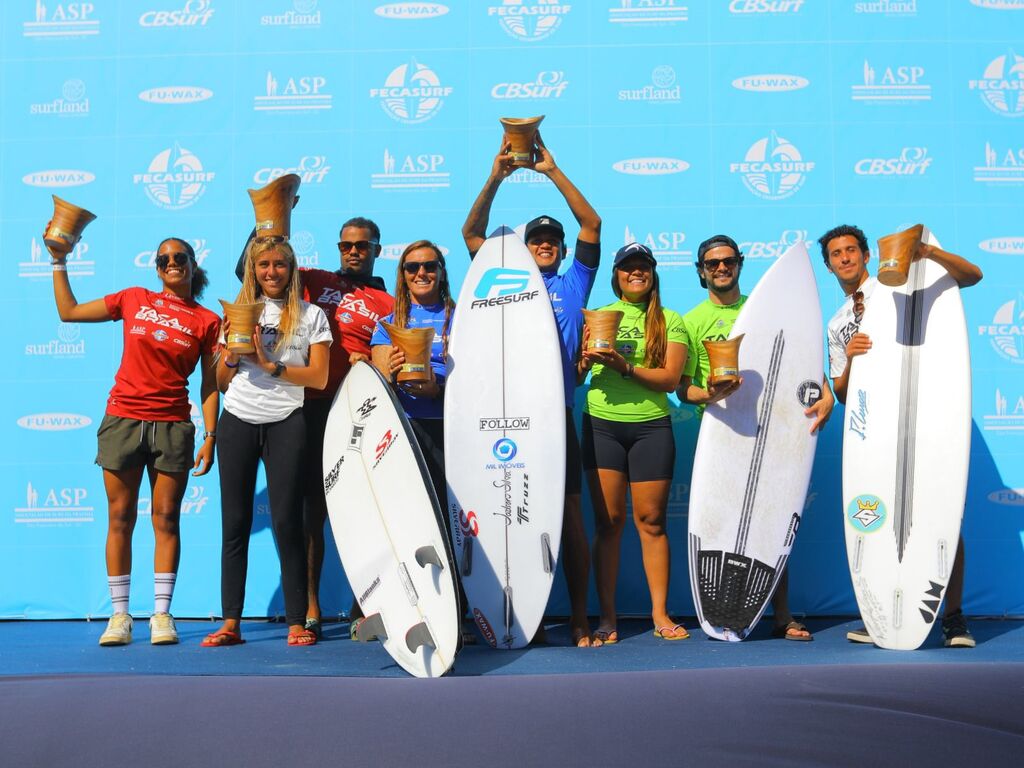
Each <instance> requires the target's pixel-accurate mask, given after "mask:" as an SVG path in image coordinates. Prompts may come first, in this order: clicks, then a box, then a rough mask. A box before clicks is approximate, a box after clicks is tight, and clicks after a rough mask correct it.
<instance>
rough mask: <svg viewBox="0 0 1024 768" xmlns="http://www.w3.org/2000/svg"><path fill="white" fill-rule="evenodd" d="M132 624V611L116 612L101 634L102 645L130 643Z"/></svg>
mask: <svg viewBox="0 0 1024 768" xmlns="http://www.w3.org/2000/svg"><path fill="white" fill-rule="evenodd" d="M132 624H133V622H132V617H131V614H130V613H115V614H114V615H113V616H111V617H110V621H108V622H107V628H106V629H105V630H104V631H103V634H102V635H100V645H128V643H130V642H131V641H132Z"/></svg>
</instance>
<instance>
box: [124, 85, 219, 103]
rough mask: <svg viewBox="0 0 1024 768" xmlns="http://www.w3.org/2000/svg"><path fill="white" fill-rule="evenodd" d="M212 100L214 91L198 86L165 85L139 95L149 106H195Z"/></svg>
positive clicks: (149, 89)
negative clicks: (197, 103) (200, 102)
mask: <svg viewBox="0 0 1024 768" xmlns="http://www.w3.org/2000/svg"><path fill="white" fill-rule="evenodd" d="M211 98H213V91H211V90H210V89H209V88H201V87H200V86H198V85H164V86H158V87H156V88H147V89H146V90H144V91H142V92H141V93H139V99H140V100H141V101H145V102H147V103H149V104H195V103H196V102H198V101H206V100H207V99H211Z"/></svg>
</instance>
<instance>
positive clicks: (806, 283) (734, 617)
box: [689, 242, 824, 640]
mask: <svg viewBox="0 0 1024 768" xmlns="http://www.w3.org/2000/svg"><path fill="white" fill-rule="evenodd" d="M740 334H744V337H743V341H742V342H741V343H740V352H739V367H740V375H741V376H742V377H743V384H742V385H741V386H740V388H739V389H737V390H736V391H735V392H734V393H733V394H731V395H730V396H729V397H727V398H725V399H724V400H721V401H719V402H718V403H712V404H711V405H709V406H708V407H707V408H706V410H705V411H704V417H703V418H702V420H701V425H700V434H699V436H698V438H697V450H696V454H695V456H694V461H693V476H692V480H691V485H690V508H689V545H690V550H689V555H690V588H691V589H692V591H693V602H694V605H695V606H696V608H697V618H698V619H699V620H700V624H701V628H702V629H703V630H704V631H705V632H706V633H707V634H708V635H710V636H711V637H715V638H718V639H720V640H742V639H743V638H744V637H746V636H747V635H748V634H749V633H750V631H751V629H752V628H753V627H754V625H755V624H757V622H758V620H759V619H760V618H761V615H762V614H763V613H764V610H765V608H766V607H767V605H768V602H769V600H770V599H771V596H772V594H773V593H774V591H775V586H776V584H777V583H778V579H779V578H780V577H781V575H782V571H783V569H784V568H785V566H786V561H787V559H788V558H789V552H790V550H791V549H792V547H793V541H794V539H795V537H796V532H797V529H798V528H799V527H800V516H801V514H802V513H803V508H804V499H805V496H806V494H807V486H808V483H809V482H810V479H811V466H812V465H813V463H814V449H815V446H816V444H817V435H812V434H810V428H811V424H812V423H813V419H812V418H811V417H808V416H805V415H804V410H805V409H806V408H808V407H809V406H811V405H812V404H814V403H815V402H817V401H818V399H820V397H821V379H822V375H823V372H824V369H823V367H822V355H823V353H822V342H821V334H822V324H821V304H820V302H819V300H818V289H817V287H816V284H815V280H814V270H813V269H812V267H811V261H810V257H809V256H808V254H807V247H806V246H805V245H804V243H802V242H801V243H798V244H797V245H794V246H793V247H792V248H790V249H789V250H788V251H786V253H784V254H783V255H782V256H780V257H779V259H778V260H777V261H776V262H775V263H774V264H773V265H772V266H771V268H770V269H769V270H768V271H767V272H766V273H765V274H764V276H763V277H762V278H761V279H760V280H759V281H758V283H757V285H756V286H755V287H754V290H753V292H752V293H751V294H750V296H749V298H748V299H747V301H746V303H745V304H744V305H743V308H742V309H741V310H740V314H739V317H737V318H736V323H735V325H734V326H733V329H732V332H731V334H730V338H735V337H736V336H738V335H740Z"/></svg>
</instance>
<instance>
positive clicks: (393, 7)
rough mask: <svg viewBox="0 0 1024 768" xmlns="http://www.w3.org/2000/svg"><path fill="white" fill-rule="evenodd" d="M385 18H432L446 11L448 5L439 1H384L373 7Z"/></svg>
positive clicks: (376, 12) (374, 10)
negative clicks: (382, 3)
mask: <svg viewBox="0 0 1024 768" xmlns="http://www.w3.org/2000/svg"><path fill="white" fill-rule="evenodd" d="M373 12H374V13H375V14H377V15H378V16H383V17H384V18H385V19H413V20H415V19H433V18H436V17H438V16H444V15H445V14H446V13H448V6H447V5H441V4H440V3H386V4H384V5H378V6H377V7H376V8H374V9H373Z"/></svg>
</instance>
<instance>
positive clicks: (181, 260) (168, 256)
mask: <svg viewBox="0 0 1024 768" xmlns="http://www.w3.org/2000/svg"><path fill="white" fill-rule="evenodd" d="M190 258H191V257H190V256H189V255H188V254H187V253H185V252H183V251H177V252H175V253H158V254H157V255H156V265H157V266H158V267H159V268H160V269H167V265H168V264H170V263H171V260H172V259H173V260H174V266H176V267H184V266H185V265H186V264H188V262H189V259H190Z"/></svg>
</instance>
